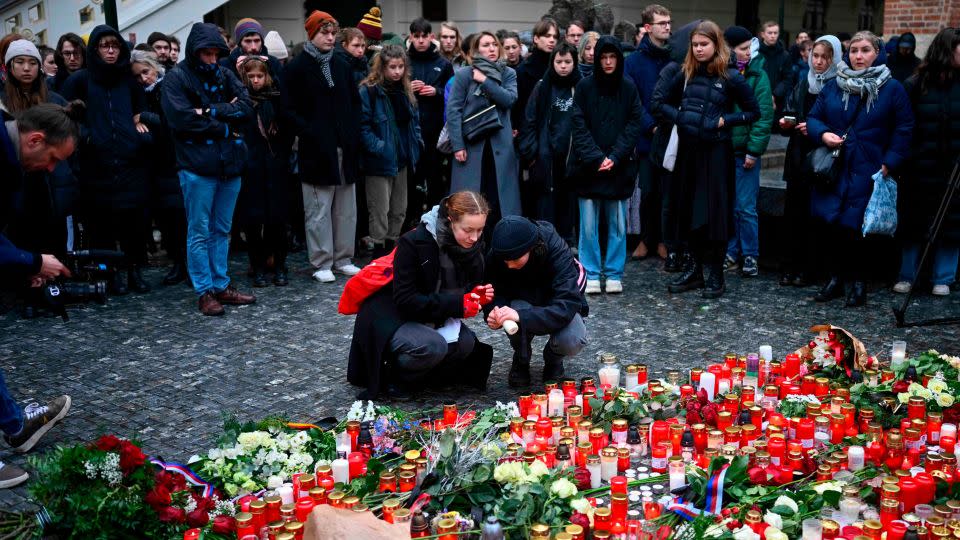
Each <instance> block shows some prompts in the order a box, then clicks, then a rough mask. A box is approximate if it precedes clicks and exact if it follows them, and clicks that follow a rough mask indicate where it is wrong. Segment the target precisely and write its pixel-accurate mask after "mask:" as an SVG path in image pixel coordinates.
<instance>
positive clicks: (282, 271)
mask: <svg viewBox="0 0 960 540" xmlns="http://www.w3.org/2000/svg"><path fill="white" fill-rule="evenodd" d="M289 283H290V280H289V278H287V265H286V264H284V265H283V266H280V267H278V268H277V271H276V272H275V273H274V274H273V284H274V285H276V286H277V287H286V286H287V285H288V284H289Z"/></svg>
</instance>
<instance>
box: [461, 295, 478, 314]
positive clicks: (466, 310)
mask: <svg viewBox="0 0 960 540" xmlns="http://www.w3.org/2000/svg"><path fill="white" fill-rule="evenodd" d="M477 313H480V297H479V296H477V294H476V293H473V292H468V293H467V294H465V295H463V318H464V319H469V318H471V317H475V316H476V315H477Z"/></svg>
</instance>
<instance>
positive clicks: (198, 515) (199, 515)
mask: <svg viewBox="0 0 960 540" xmlns="http://www.w3.org/2000/svg"><path fill="white" fill-rule="evenodd" d="M207 523H210V514H208V513H207V511H206V510H201V509H199V508H197V509H196V510H194V511H193V512H190V513H189V514H187V525H189V526H191V527H204V526H206V524H207Z"/></svg>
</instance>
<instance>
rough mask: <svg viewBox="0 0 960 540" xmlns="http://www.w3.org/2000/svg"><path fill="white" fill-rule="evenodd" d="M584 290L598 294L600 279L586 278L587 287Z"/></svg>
mask: <svg viewBox="0 0 960 540" xmlns="http://www.w3.org/2000/svg"><path fill="white" fill-rule="evenodd" d="M584 292H585V293H587V294H600V280H599V279H588V280H587V289H586V290H585V291H584Z"/></svg>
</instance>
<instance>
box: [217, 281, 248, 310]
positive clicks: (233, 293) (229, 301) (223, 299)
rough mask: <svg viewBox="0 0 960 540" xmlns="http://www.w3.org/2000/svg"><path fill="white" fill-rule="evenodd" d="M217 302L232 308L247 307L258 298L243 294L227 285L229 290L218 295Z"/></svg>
mask: <svg viewBox="0 0 960 540" xmlns="http://www.w3.org/2000/svg"><path fill="white" fill-rule="evenodd" d="M216 298H217V302H220V303H221V304H225V305H230V306H245V305H247V304H252V303H254V302H256V301H257V297H256V296H254V295H252V294H246V293H242V292H240V291H238V290H237V288H236V287H234V286H233V285H227V288H226V289H224V290H222V291H220V292H218V293H217V294H216Z"/></svg>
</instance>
